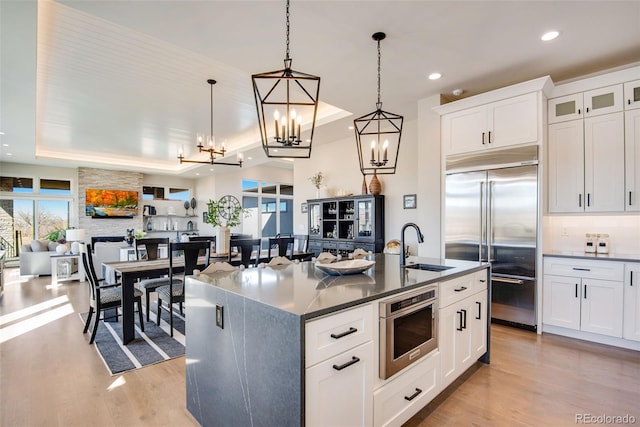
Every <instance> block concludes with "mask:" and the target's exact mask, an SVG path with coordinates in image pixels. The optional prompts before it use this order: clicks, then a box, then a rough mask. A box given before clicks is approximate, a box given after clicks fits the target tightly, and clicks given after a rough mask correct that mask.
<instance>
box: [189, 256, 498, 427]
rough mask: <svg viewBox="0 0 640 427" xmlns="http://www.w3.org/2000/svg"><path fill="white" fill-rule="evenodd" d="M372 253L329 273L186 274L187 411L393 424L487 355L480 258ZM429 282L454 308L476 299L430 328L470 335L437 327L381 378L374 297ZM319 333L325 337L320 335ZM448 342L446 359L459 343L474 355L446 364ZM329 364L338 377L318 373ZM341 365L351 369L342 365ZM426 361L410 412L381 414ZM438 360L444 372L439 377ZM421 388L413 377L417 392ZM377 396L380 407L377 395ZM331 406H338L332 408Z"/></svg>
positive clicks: (258, 419)
mask: <svg viewBox="0 0 640 427" xmlns="http://www.w3.org/2000/svg"><path fill="white" fill-rule="evenodd" d="M370 259H371V260H374V261H375V265H374V266H373V267H372V268H371V269H369V270H368V271H366V272H365V273H361V274H354V275H349V276H329V275H327V274H326V273H324V272H322V271H320V269H318V268H316V266H315V264H314V263H312V262H301V263H296V264H291V265H287V266H275V267H264V268H254V269H245V270H237V271H233V272H219V273H212V274H200V275H199V276H196V277H189V278H187V281H186V304H187V307H188V309H187V310H188V321H187V322H186V367H187V408H188V409H189V411H190V412H191V413H192V414H193V416H194V417H195V418H196V419H197V420H198V421H199V422H200V423H201V424H202V425H279V426H283V425H292V426H293V425H315V424H325V425H326V423H327V422H328V420H340V421H341V422H342V423H344V424H365V425H373V424H375V425H384V424H386V423H387V422H389V423H390V424H394V423H399V422H401V420H402V419H406V418H407V417H410V416H411V414H412V413H415V412H417V410H419V409H420V408H421V407H422V406H424V405H425V404H426V403H428V401H430V400H431V399H432V398H433V397H435V395H437V394H438V393H439V392H440V391H441V389H443V388H444V387H443V384H449V383H450V382H451V381H453V379H455V376H457V375H459V374H460V373H462V372H463V371H464V370H466V368H468V367H469V366H471V364H472V363H474V362H475V360H476V359H478V357H481V356H482V358H483V361H485V362H486V363H488V361H489V346H488V342H489V339H488V338H489V328H488V321H487V319H490V312H489V310H490V304H487V303H486V301H490V295H489V292H490V291H489V289H490V288H489V287H487V286H486V284H487V281H488V266H487V265H486V264H484V263H477V262H469V261H458V260H448V259H447V260H437V259H424V258H419V259H418V258H415V259H413V260H410V262H411V261H414V262H419V263H428V264H432V265H446V266H448V267H451V268H449V269H446V270H443V271H425V270H419V269H412V268H401V267H400V266H399V260H398V256H397V255H383V254H376V255H370ZM475 282H478V283H482V286H481V287H477V285H475V284H474V283H475ZM434 284H437V287H439V293H440V296H441V298H444V299H445V300H446V301H447V302H446V304H452V305H451V308H453V307H454V303H456V304H457V303H460V304H462V303H463V302H466V303H467V304H473V305H472V306H468V307H467V306H465V308H461V309H460V310H456V311H453V312H452V315H451V319H454V320H455V319H458V317H459V319H460V320H459V323H455V325H454V323H452V322H447V321H446V320H443V321H441V322H440V324H438V328H437V330H438V331H439V333H438V335H442V334H443V331H444V333H445V334H447V335H448V334H449V331H448V330H445V329H443V328H448V327H447V326H446V325H449V326H450V328H449V329H451V330H452V333H455V331H456V330H459V331H461V333H462V335H464V334H465V333H466V334H467V335H464V336H463V337H462V340H466V341H464V342H465V343H467V344H465V345H462V344H461V341H460V340H461V338H454V337H448V336H447V337H445V336H442V337H440V338H439V340H440V342H441V343H443V344H442V345H441V346H440V348H439V349H436V350H435V351H433V352H432V353H430V354H429V355H427V356H425V357H422V359H421V360H420V362H419V363H415V364H413V365H412V366H410V367H407V368H405V369H404V370H403V371H401V372H400V373H398V374H396V375H394V376H392V377H391V378H389V379H386V380H382V379H381V378H380V377H379V375H378V371H379V368H378V366H379V350H378V346H379V336H378V335H379V327H378V324H379V319H378V317H379V313H378V304H377V302H378V300H384V299H386V298H388V297H391V296H395V295H399V294H401V293H405V292H408V291H412V290H417V289H420V288H421V287H425V286H428V285H434ZM449 285H451V286H450V289H449ZM454 288H455V289H454ZM472 292H475V295H478V296H481V297H482V298H481V299H482V301H483V302H484V304H482V303H481V302H480V301H478V302H475V303H473V302H471V300H470V298H472V296H474V295H471V293H472ZM463 299H464V301H462V300H463ZM447 310H448V309H447ZM471 310H473V311H472V312H471ZM437 311H438V312H439V313H440V314H439V315H438V316H442V315H443V312H444V311H445V310H444V309H442V305H441V309H440V310H437ZM462 312H464V324H463V317H462ZM467 312H469V318H470V319H472V318H479V319H481V320H480V321H481V322H482V325H483V326H482V328H481V330H480V331H479V333H477V334H475V335H476V336H479V337H480V341H481V345H478V346H476V344H477V343H478V341H477V339H475V338H474V339H473V340H472V339H471V337H470V336H468V335H469V331H470V330H471V329H472V327H470V329H469V330H467V331H465V330H466V329H467ZM471 313H474V314H473V317H472V315H471ZM458 315H459V316H458ZM436 322H437V321H436ZM469 323H470V324H472V323H473V321H472V320H470V321H469ZM342 330H346V331H347V332H348V334H347V335H348V336H345V337H344V339H341V338H342V337H341V336H340V335H342V334H338V333H337V332H336V331H342ZM325 332H327V340H329V341H326V342H325V341H323V338H322V335H321V334H323V333H325ZM329 332H330V333H332V334H333V333H334V332H336V334H334V336H333V338H336V337H337V338H336V339H333V338H328V337H329V335H330V334H329ZM462 335H461V336H462ZM465 337H466V338H465ZM333 341H335V342H333ZM455 345H458V350H457V351H454V350H453V349H451V351H450V353H451V357H453V358H456V357H459V354H460V353H464V351H460V347H462V348H463V349H464V347H465V346H466V347H467V349H468V350H469V352H468V353H469V356H470V357H471V358H470V359H469V358H467V359H465V360H464V361H460V363H458V362H456V361H454V360H453V359H452V363H445V362H446V361H447V359H449V358H450V357H448V356H446V357H445V353H447V352H449V350H447V351H445V349H444V348H443V346H447V347H448V346H455ZM471 350H474V351H471ZM347 353H349V354H347ZM351 353H353V354H351ZM334 356H335V357H338V358H345V357H346V358H347V359H346V361H347V363H346V364H345V363H344V362H340V363H339V364H337V365H336V363H337V362H336V363H333V362H332V358H333V357H334ZM474 357H475V358H474ZM441 359H442V360H441ZM356 361H357V363H356ZM441 362H442V366H441ZM327 363H328V364H329V365H328V369H329V372H337V371H340V372H341V374H344V375H343V376H342V378H343V379H337V380H333V379H332V380H331V381H325V380H326V378H325V377H323V376H322V374H320V375H318V373H319V372H323V371H322V369H324V367H323V366H324V365H325V364H327ZM345 365H346V366H348V367H349V368H348V369H344V368H343V366H345ZM351 365H353V367H351ZM332 366H333V367H332ZM428 366H430V367H431V371H430V372H432V375H431V380H432V384H431V386H430V387H429V388H428V390H427V389H425V392H424V394H422V395H421V396H420V397H419V398H415V396H414V398H415V400H414V398H412V399H411V400H409V399H407V401H408V402H409V403H411V404H412V405H414V406H416V407H414V408H411V412H407V411H406V409H403V408H400V409H398V410H397V411H396V412H398V414H399V415H398V416H396V415H394V414H392V415H388V414H387V415H384V413H385V411H386V412H388V410H387V409H385V405H384V404H383V401H384V400H385V399H384V398H385V396H386V395H388V394H389V393H390V392H392V391H393V389H395V388H398V387H399V386H400V385H402V384H401V383H402V381H405V382H406V381H407V380H408V379H410V378H411V377H413V376H414V375H411V374H412V373H411V372H405V371H415V372H413V373H418V370H419V369H422V370H425V369H427V368H426V367H428ZM339 368H340V369H339ZM442 370H444V371H445V372H446V373H445V374H443V375H445V376H446V377H447V381H446V382H443V381H442V380H441V379H440V376H441V371H442ZM406 373H408V374H409V375H405V374H406ZM425 377H429V375H426V376H425ZM409 387H413V386H409ZM424 388H425V387H422V388H419V387H415V389H416V390H420V392H418V394H420V393H422V390H423V389H424ZM411 391H412V392H413V388H412V389H411ZM374 394H376V395H378V397H379V399H378V400H379V401H380V402H381V404H380V405H377V403H376V404H375V405H374ZM410 394H411V393H410ZM413 394H415V393H413ZM416 396H417V395H416ZM409 397H411V396H409ZM401 399H402V398H401ZM335 404H337V405H338V407H336V406H332V405H335ZM386 406H388V405H386ZM417 406H419V407H417ZM374 412H375V413H376V414H379V415H378V416H377V417H376V416H375V415H374ZM383 418H384V420H385V421H384V422H383Z"/></svg>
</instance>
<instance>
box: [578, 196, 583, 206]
mask: <svg viewBox="0 0 640 427" xmlns="http://www.w3.org/2000/svg"><path fill="white" fill-rule="evenodd" d="M578 206H579V207H582V194H578Z"/></svg>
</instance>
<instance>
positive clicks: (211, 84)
mask: <svg viewBox="0 0 640 427" xmlns="http://www.w3.org/2000/svg"><path fill="white" fill-rule="evenodd" d="M209 85H210V86H211V127H210V129H211V134H210V138H211V140H213V83H209Z"/></svg>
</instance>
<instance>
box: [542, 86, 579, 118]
mask: <svg viewBox="0 0 640 427" xmlns="http://www.w3.org/2000/svg"><path fill="white" fill-rule="evenodd" d="M547 105H548V113H547V114H548V116H549V124H552V123H560V122H566V121H569V120H575V119H580V118H582V117H583V112H584V108H583V106H582V93H574V94H573V95H567V96H561V97H559V98H553V99H550V100H549V101H548V103H547Z"/></svg>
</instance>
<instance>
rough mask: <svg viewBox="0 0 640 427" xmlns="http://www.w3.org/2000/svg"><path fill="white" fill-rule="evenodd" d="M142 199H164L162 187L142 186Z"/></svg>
mask: <svg viewBox="0 0 640 427" xmlns="http://www.w3.org/2000/svg"><path fill="white" fill-rule="evenodd" d="M142 199H143V200H153V199H160V200H162V199H164V188H163V187H146V186H145V187H142Z"/></svg>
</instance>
